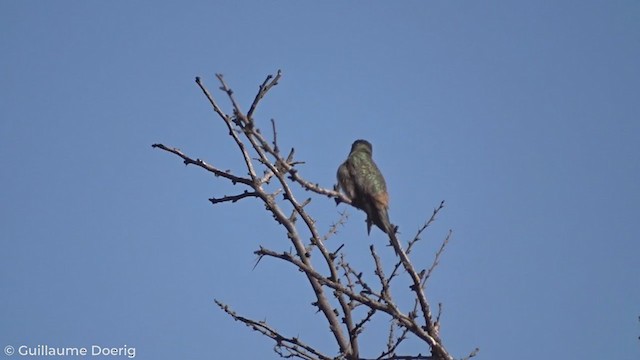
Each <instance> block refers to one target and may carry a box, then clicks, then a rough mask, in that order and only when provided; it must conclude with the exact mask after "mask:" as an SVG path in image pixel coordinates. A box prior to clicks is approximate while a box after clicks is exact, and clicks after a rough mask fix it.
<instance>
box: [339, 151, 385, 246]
mask: <svg viewBox="0 0 640 360" xmlns="http://www.w3.org/2000/svg"><path fill="white" fill-rule="evenodd" d="M372 152H373V150H372V146H371V144H370V143H369V142H368V141H366V140H356V141H355V142H354V143H353V145H351V152H350V153H349V157H348V158H347V160H346V161H345V162H344V163H342V165H340V167H339V168H338V185H339V187H340V189H342V191H343V192H344V194H345V195H346V196H347V197H348V198H349V199H350V200H351V204H352V205H353V206H354V207H356V208H358V209H360V210H363V211H364V212H365V213H366V214H367V233H370V232H371V225H372V224H375V225H376V226H378V227H379V228H380V229H381V230H382V231H384V232H385V233H387V234H388V233H390V232H391V233H393V232H394V229H393V227H392V225H391V223H390V222H389V213H388V209H389V195H388V193H387V184H386V182H385V181H384V177H383V176H382V173H381V172H380V169H378V166H376V164H375V162H373V158H372Z"/></svg>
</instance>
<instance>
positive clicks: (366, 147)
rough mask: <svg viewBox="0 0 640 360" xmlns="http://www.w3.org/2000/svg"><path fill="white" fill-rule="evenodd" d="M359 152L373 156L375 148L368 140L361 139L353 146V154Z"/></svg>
mask: <svg viewBox="0 0 640 360" xmlns="http://www.w3.org/2000/svg"><path fill="white" fill-rule="evenodd" d="M358 151H361V152H365V153H368V154H369V156H371V155H373V147H372V146H371V143H370V142H368V141H367V140H362V139H360V140H356V141H354V142H353V144H352V145H351V154H353V153H355V152H358Z"/></svg>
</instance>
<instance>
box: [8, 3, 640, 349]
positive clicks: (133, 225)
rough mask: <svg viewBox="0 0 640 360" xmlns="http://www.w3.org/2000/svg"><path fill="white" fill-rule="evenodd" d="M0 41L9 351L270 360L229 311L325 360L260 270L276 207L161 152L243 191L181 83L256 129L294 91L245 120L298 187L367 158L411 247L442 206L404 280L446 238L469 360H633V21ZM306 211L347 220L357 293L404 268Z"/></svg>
mask: <svg viewBox="0 0 640 360" xmlns="http://www.w3.org/2000/svg"><path fill="white" fill-rule="evenodd" d="M0 30H1V36H0V49H1V50H0V51H1V55H0V69H1V78H0V164H1V165H2V166H1V168H0V182H1V184H2V186H1V187H0V241H1V242H0V244H1V250H0V345H2V347H4V346H5V345H14V346H19V345H21V344H27V345H30V346H34V345H38V344H47V345H49V346H76V347H81V346H91V345H92V344H99V345H102V346H113V347H118V346H123V345H125V344H126V345H127V346H129V347H135V348H136V352H137V353H136V358H138V359H230V358H234V359H256V358H259V359H272V358H277V356H276V355H275V354H274V353H273V352H272V351H271V348H272V346H273V343H272V342H271V341H270V340H267V339H266V338H263V337H261V336H260V335H258V334H257V333H255V332H252V331H251V330H250V329H248V328H246V327H244V326H242V325H241V324H240V323H236V322H233V321H232V320H231V319H230V318H229V317H228V316H227V315H226V314H224V313H223V312H222V311H220V310H219V309H218V308H217V307H216V306H215V304H214V303H213V299H214V298H217V299H220V300H221V301H224V302H225V303H228V304H230V305H231V306H232V308H233V309H235V310H237V311H238V312H240V313H241V314H244V315H247V316H251V317H253V318H256V319H259V320H262V319H267V320H268V321H269V322H270V323H271V324H272V325H273V326H274V327H276V328H278V329H279V330H280V331H282V333H284V334H286V335H291V336H300V337H301V338H302V339H303V340H305V341H307V342H308V343H311V344H313V345H316V346H318V347H320V348H322V349H323V350H324V351H326V352H328V353H329V354H330V355H333V354H335V353H334V352H333V351H335V346H334V345H333V342H332V338H331V336H330V333H329V331H328V328H327V325H326V321H325V320H324V319H323V318H322V316H321V315H319V314H316V313H315V312H314V311H313V309H312V308H311V307H310V306H309V304H310V303H311V302H312V301H313V295H312V293H311V291H310V290H309V288H308V286H307V284H306V281H305V280H304V278H303V276H302V274H300V273H299V272H297V271H293V270H292V268H291V267H290V266H287V265H286V264H284V263H280V262H277V261H273V260H267V259H265V260H263V261H262V262H261V263H260V265H259V266H258V268H257V269H256V270H254V271H252V266H253V263H254V260H255V257H254V255H253V253H252V251H254V250H255V249H257V248H258V246H259V245H263V246H267V247H270V248H273V249H276V250H287V249H288V248H289V246H290V245H289V244H288V243H287V242H286V241H285V238H284V236H283V232H282V230H281V229H280V228H279V227H278V226H277V224H276V223H275V222H274V221H273V220H272V218H271V217H270V216H269V214H268V213H267V212H265V211H264V208H263V206H262V205H259V204H258V202H257V201H256V200H255V199H247V200H244V201H241V202H240V203H238V204H233V205H232V204H221V205H218V206H211V204H210V203H209V202H208V201H207V198H209V197H212V196H218V197H220V196H223V195H231V194H234V193H237V192H241V191H242V190H243V189H242V188H241V187H240V186H237V187H233V186H230V185H229V184H227V183H226V182H225V181H223V180H222V179H220V178H214V177H213V176H210V174H208V173H205V172H204V171H201V170H200V169H197V168H195V167H187V168H185V167H184V166H183V165H182V164H181V162H180V161H179V159H178V158H176V157H174V156H172V155H170V154H168V153H165V152H162V151H159V150H154V149H152V148H151V147H150V145H151V144H152V143H155V142H162V143H165V144H167V145H169V146H176V147H179V148H181V149H182V150H184V151H185V152H187V153H188V154H190V155H192V156H193V157H199V158H203V159H206V160H207V161H208V162H210V163H212V164H214V165H216V166H218V167H220V168H222V169H231V170H234V171H236V172H237V173H238V174H239V175H243V173H244V172H243V169H242V166H241V165H242V162H241V158H240V157H239V155H238V153H237V151H236V148H235V146H234V144H233V143H232V142H231V139H230V138H229V137H228V136H227V135H226V130H225V127H224V124H223V123H222V122H221V121H220V120H219V119H218V118H217V117H216V116H215V115H214V114H213V112H212V110H211V108H210V106H209V105H208V103H207V101H206V99H205V98H204V97H203V95H202V93H201V92H200V90H199V89H198V88H197V86H196V84H195V83H194V82H193V79H194V78H195V76H201V77H202V78H203V80H204V81H205V84H207V86H208V87H209V89H210V90H211V91H212V92H214V94H215V95H216V96H217V98H218V99H219V102H220V103H221V104H224V106H225V109H227V110H229V109H230V108H229V106H228V103H227V101H226V99H225V97H224V96H223V94H222V93H220V92H219V91H218V90H217V87H218V84H217V83H216V81H215V77H214V76H213V74H214V73H217V72H219V73H223V74H224V75H225V77H226V79H227V81H228V82H229V84H230V85H231V86H232V87H233V88H234V90H235V91H236V94H237V96H238V99H239V100H240V101H241V103H242V104H244V106H245V109H246V108H248V105H249V103H250V101H251V99H252V97H253V95H254V94H255V92H256V90H257V86H258V84H259V83H261V82H262V80H263V79H264V77H265V76H266V75H267V74H269V73H273V72H275V71H276V70H277V69H282V70H283V73H284V76H283V79H282V81H281V83H280V85H278V86H277V87H276V88H274V89H273V91H272V92H271V93H270V94H269V96H268V97H267V98H266V99H265V100H264V101H263V103H262V106H261V107H260V109H259V111H258V113H257V114H256V116H257V119H258V122H259V124H260V125H262V126H264V128H265V130H268V129H269V119H270V118H275V119H276V121H277V123H278V126H279V142H280V145H281V147H283V148H284V149H288V148H289V147H295V148H296V150H297V156H298V159H299V160H304V161H305V162H306V164H305V165H303V166H301V168H300V169H301V171H302V174H303V176H305V177H306V178H308V179H310V180H312V181H314V182H318V183H320V184H321V185H323V186H327V187H331V186H332V185H333V184H334V182H335V170H336V168H337V166H338V165H339V164H340V162H341V161H343V160H344V158H345V157H346V155H347V153H348V151H349V147H350V145H351V142H352V141H353V140H355V139H357V138H365V139H368V140H370V141H371V142H372V143H373V144H374V157H375V159H376V161H377V163H378V165H379V166H380V168H381V169H382V171H383V173H384V174H385V176H386V178H387V183H388V186H389V189H390V194H391V217H392V221H393V222H394V223H397V224H398V225H399V226H400V230H401V232H402V237H403V240H404V241H406V240H407V239H408V238H409V237H410V236H411V235H412V234H413V233H414V232H415V231H416V230H417V229H418V227H419V226H420V225H421V224H422V223H423V222H424V220H425V219H426V218H428V216H429V215H430V213H431V211H432V209H433V208H434V207H435V206H437V204H438V203H439V202H440V201H441V200H446V204H447V207H446V209H445V210H444V211H443V213H442V214H441V215H440V217H439V219H438V222H437V223H436V224H435V225H434V227H433V228H432V229H431V230H430V231H429V232H428V233H427V235H426V236H425V238H424V241H423V242H422V243H421V246H420V247H419V248H418V250H417V251H416V252H415V253H414V258H415V262H416V263H418V264H423V265H424V266H428V265H429V264H430V262H431V259H432V255H433V253H434V250H435V249H436V248H437V246H438V243H439V242H440V241H441V240H442V238H443V236H444V235H445V234H446V232H447V230H448V229H450V228H451V229H453V230H454V235H453V239H452V242H451V244H450V246H449V247H448V249H447V251H446V253H445V254H444V257H443V260H442V263H441V265H440V267H439V268H438V270H437V272H436V274H435V275H434V277H433V279H432V281H431V282H430V283H429V287H428V295H429V298H430V299H431V301H432V303H433V305H434V306H435V304H437V303H438V302H442V303H443V304H444V314H443V318H442V337H443V340H444V342H445V345H446V346H447V347H448V349H449V350H450V351H451V352H452V353H453V354H454V355H455V356H457V357H462V356H465V355H466V354H468V353H469V352H470V351H471V350H473V348H475V347H476V346H477V347H480V349H481V352H480V354H479V357H478V358H479V359H514V358H518V359H521V360H527V359H540V358H554V359H563V358H570V359H583V360H590V359H593V360H595V359H602V358H603V357H605V358H608V359H618V360H622V359H638V358H640V341H639V340H638V336H640V322H639V321H638V315H640V266H639V265H638V260H639V258H640V241H639V240H640V230H639V227H638V216H639V215H640V205H639V202H640V161H639V160H640V101H639V100H640V99H639V95H638V94H639V93H640V89H639V85H640V65H639V64H640V5H639V4H638V2H636V1H610V2H603V1H531V2H529V1H515V2H506V1H467V2H452V1H446V2H444V1H442V2H431V1H405V2H400V3H397V2H391V1H387V2H379V1H376V2H369V1H367V2H364V1H359V2H323V3H312V2H294V1H241V2H232V1H217V2H214V1H192V2H180V3H178V2H169V1H135V2H124V1H119V2H116V1H112V2H107V1H101V2H97V1H91V2H88V1H87V2H81V1H76V2H69V1H40V2H34V1H7V0H5V1H0ZM296 191H297V194H298V196H299V197H300V198H301V199H302V198H304V197H306V196H308V195H309V193H306V192H304V191H302V190H300V189H299V187H296ZM310 209H311V210H312V213H313V214H314V215H315V216H316V218H317V220H318V225H319V227H320V228H321V229H322V230H323V231H326V229H327V228H328V226H329V225H330V224H331V223H332V222H334V221H336V220H337V219H338V217H339V211H342V210H345V209H346V210H347V211H348V213H349V214H350V218H349V221H348V223H347V224H346V225H345V227H344V228H342V229H341V231H340V233H339V235H338V236H337V237H335V238H333V240H331V241H332V243H330V245H331V246H334V247H335V246H337V245H339V244H342V243H344V244H345V249H344V251H345V252H346V254H347V256H349V258H350V259H351V260H352V262H353V263H354V264H357V265H358V266H360V267H361V269H362V270H363V271H365V272H366V273H368V274H369V275H371V271H372V270H371V265H370V261H369V259H368V256H367V246H368V245H369V244H370V243H375V244H376V245H377V246H378V248H379V249H380V251H382V252H384V254H383V258H384V259H385V260H386V261H391V260H393V259H394V256H393V255H392V254H390V253H389V249H388V248H384V247H383V244H384V241H385V239H384V236H383V234H382V233H381V232H379V231H375V232H373V233H372V235H371V236H370V237H367V236H366V234H365V225H364V223H363V220H364V216H363V214H362V213H359V212H357V211H355V210H353V209H348V208H346V207H345V206H344V205H341V206H339V207H337V208H336V207H335V205H334V203H333V201H332V200H329V199H326V198H315V199H314V201H313V202H312V205H311V207H310ZM403 289H405V288H402V289H398V290H397V292H396V295H395V296H396V299H397V300H398V301H399V302H400V303H403V304H406V303H408V302H409V300H410V298H409V296H408V295H407V294H406V293H405V292H404V291H403ZM387 326H388V321H387V320H386V319H383V318H382V319H381V320H380V321H379V322H377V323H373V324H371V325H370V326H369V328H368V331H369V333H368V334H369V335H367V336H366V337H365V338H363V344H362V347H363V351H362V352H363V354H362V355H363V356H367V357H375V356H377V355H378V354H379V351H380V350H382V349H381V347H380V344H381V343H383V342H384V334H385V332H386V327H387ZM380 339H383V340H382V342H381V340H380ZM417 352H422V353H425V352H426V351H425V349H424V348H420V347H419V346H418V344H417V343H415V342H410V343H409V344H407V346H406V347H404V348H403V349H402V351H401V353H403V354H410V353H411V354H415V353H417ZM2 356H4V354H3V355H2ZM15 357H16V356H14V358H15Z"/></svg>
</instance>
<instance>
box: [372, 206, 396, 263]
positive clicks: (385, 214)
mask: <svg viewBox="0 0 640 360" xmlns="http://www.w3.org/2000/svg"><path fill="white" fill-rule="evenodd" d="M379 220H380V223H379V224H376V225H378V227H379V228H380V229H382V231H384V232H386V233H387V235H389V240H391V246H393V249H394V250H395V251H396V255H398V256H400V252H401V251H402V247H401V246H400V241H398V237H397V236H396V227H395V225H393V224H392V223H391V221H389V211H388V210H387V209H385V208H383V209H382V210H381V211H380V218H379Z"/></svg>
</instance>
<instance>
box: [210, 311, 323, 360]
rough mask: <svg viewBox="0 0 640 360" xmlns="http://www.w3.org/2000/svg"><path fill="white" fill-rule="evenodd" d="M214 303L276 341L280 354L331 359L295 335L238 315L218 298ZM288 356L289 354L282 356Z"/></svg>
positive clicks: (310, 358) (276, 347) (236, 318)
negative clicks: (283, 333)
mask: <svg viewBox="0 0 640 360" xmlns="http://www.w3.org/2000/svg"><path fill="white" fill-rule="evenodd" d="M214 301H215V303H216V305H218V306H219V307H220V309H222V310H223V311H224V312H226V313H227V314H229V316H231V317H232V318H233V319H234V320H236V321H240V322H242V323H244V324H245V325H246V326H248V327H250V328H252V329H253V330H255V331H257V332H259V333H261V334H263V335H265V336H267V337H269V338H271V339H273V340H274V341H275V342H276V345H275V349H277V350H280V351H283V352H282V353H280V352H278V351H276V352H278V353H279V354H280V355H283V354H284V353H285V352H286V353H288V355H290V356H295V357H299V358H301V359H309V360H315V359H322V360H331V359H333V358H332V357H330V356H327V355H324V354H322V353H320V352H318V351H317V350H316V349H315V348H313V347H312V346H309V345H307V344H305V343H304V342H302V341H301V340H300V339H298V338H297V337H286V336H284V335H282V334H280V333H279V332H278V331H276V330H274V329H273V328H272V327H270V326H269V325H267V323H266V322H264V321H255V320H251V319H249V318H246V317H244V316H240V315H238V314H236V312H235V311H233V310H231V309H230V308H229V306H228V305H226V304H223V303H222V302H220V301H218V300H214ZM283 357H289V356H283Z"/></svg>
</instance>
